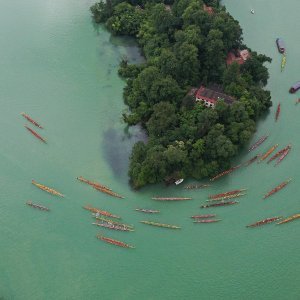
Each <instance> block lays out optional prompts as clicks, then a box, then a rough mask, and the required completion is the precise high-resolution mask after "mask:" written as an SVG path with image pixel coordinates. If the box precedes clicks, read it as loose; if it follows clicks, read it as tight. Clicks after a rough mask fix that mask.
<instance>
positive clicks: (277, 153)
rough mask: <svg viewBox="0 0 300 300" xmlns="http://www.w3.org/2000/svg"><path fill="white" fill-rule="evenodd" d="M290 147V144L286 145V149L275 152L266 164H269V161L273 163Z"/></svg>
mask: <svg viewBox="0 0 300 300" xmlns="http://www.w3.org/2000/svg"><path fill="white" fill-rule="evenodd" d="M291 147H292V145H291V144H288V145H287V146H286V147H284V148H283V149H281V150H279V151H278V152H276V153H275V154H274V155H273V156H272V157H271V158H270V159H269V160H268V162H267V163H270V162H271V161H273V160H274V159H276V158H278V157H279V156H281V155H282V154H283V153H284V152H286V151H287V150H288V149H290V148H291Z"/></svg>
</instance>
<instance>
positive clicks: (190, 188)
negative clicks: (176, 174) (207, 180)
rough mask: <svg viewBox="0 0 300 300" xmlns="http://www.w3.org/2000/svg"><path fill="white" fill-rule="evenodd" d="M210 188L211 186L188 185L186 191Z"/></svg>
mask: <svg viewBox="0 0 300 300" xmlns="http://www.w3.org/2000/svg"><path fill="white" fill-rule="evenodd" d="M209 186H210V184H188V185H186V186H185V187H184V188H185V189H186V190H193V189H203V188H206V187H209Z"/></svg>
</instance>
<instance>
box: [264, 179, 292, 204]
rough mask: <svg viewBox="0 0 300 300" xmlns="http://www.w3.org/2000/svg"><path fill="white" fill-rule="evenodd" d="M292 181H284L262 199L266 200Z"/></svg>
mask: <svg viewBox="0 0 300 300" xmlns="http://www.w3.org/2000/svg"><path fill="white" fill-rule="evenodd" d="M291 180H292V178H289V179H287V180H285V181H283V182H282V183H280V184H279V185H277V186H276V187H275V188H274V189H272V190H271V191H270V192H269V193H267V194H266V195H265V196H264V198H263V199H266V198H268V197H270V196H272V195H273V194H275V193H277V192H279V191H280V190H281V189H283V188H284V187H285V186H286V185H287V184H288V183H289V182H290V181H291Z"/></svg>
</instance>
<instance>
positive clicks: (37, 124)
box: [21, 112, 43, 129]
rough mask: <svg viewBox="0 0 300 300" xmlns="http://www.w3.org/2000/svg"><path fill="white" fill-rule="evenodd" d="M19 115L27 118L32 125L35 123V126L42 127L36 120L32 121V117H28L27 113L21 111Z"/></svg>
mask: <svg viewBox="0 0 300 300" xmlns="http://www.w3.org/2000/svg"><path fill="white" fill-rule="evenodd" d="M21 115H22V116H23V117H24V118H25V119H26V120H28V121H29V122H30V123H32V124H33V125H35V126H36V127H38V128H40V129H43V127H42V126H41V125H40V124H39V123H38V122H36V121H34V120H33V119H32V118H30V117H29V116H28V115H26V114H25V113H24V112H22V113H21Z"/></svg>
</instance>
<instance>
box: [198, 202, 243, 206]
mask: <svg viewBox="0 0 300 300" xmlns="http://www.w3.org/2000/svg"><path fill="white" fill-rule="evenodd" d="M238 203H239V201H227V202H219V203H212V204H206V205H201V206H200V207H201V208H210V207H218V206H228V205H233V204H238Z"/></svg>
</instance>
